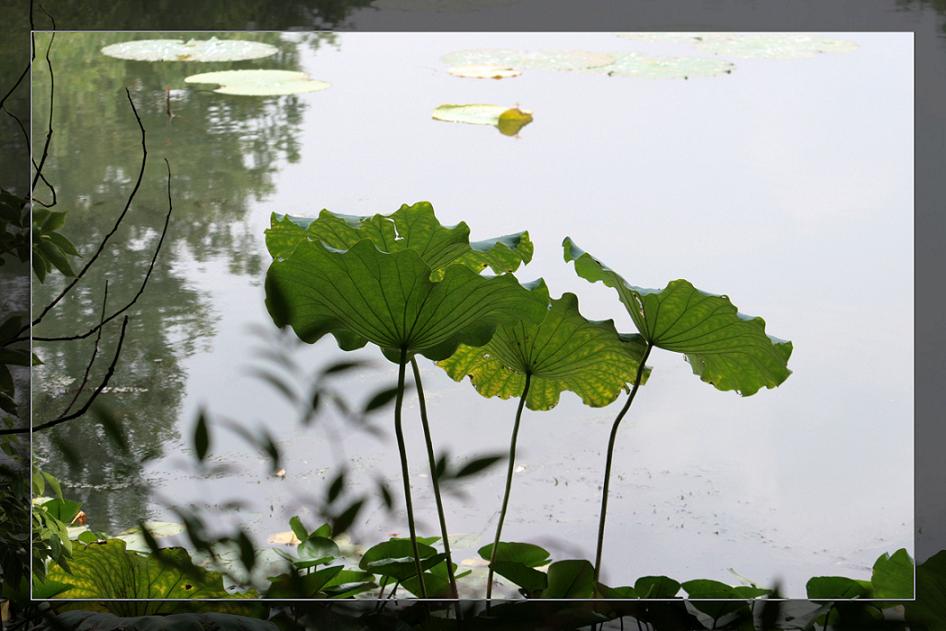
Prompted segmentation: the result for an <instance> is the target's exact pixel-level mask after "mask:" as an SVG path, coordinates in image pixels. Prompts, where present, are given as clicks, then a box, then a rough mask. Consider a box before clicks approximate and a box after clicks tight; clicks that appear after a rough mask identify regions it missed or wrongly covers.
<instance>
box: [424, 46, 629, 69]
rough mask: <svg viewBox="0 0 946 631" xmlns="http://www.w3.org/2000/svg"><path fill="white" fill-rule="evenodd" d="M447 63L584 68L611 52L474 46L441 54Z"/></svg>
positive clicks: (601, 62)
mask: <svg viewBox="0 0 946 631" xmlns="http://www.w3.org/2000/svg"><path fill="white" fill-rule="evenodd" d="M441 59H442V61H443V62H444V63H445V64H447V65H448V66H478V65H492V66H503V67H505V68H516V69H535V70H586V69H588V68H597V67H600V66H607V65H608V64H611V63H614V60H615V58H614V56H613V55H610V54H608V53H596V52H591V51H587V50H512V49H508V48H474V49H468V50H458V51H454V52H452V53H448V54H446V55H444V56H443V57H442V58H441Z"/></svg>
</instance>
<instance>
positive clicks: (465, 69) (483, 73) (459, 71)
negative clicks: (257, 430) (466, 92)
mask: <svg viewBox="0 0 946 631" xmlns="http://www.w3.org/2000/svg"><path fill="white" fill-rule="evenodd" d="M447 72H449V73H450V74H451V75H453V76H454V77H464V78H467V79H509V78H511V77H518V76H519V75H521V74H522V71H521V70H516V69H515V68H510V67H508V66H497V65H495V64H474V65H468V66H454V67H452V68H450V69H449V70H447Z"/></svg>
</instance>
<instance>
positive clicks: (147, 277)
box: [33, 158, 174, 342]
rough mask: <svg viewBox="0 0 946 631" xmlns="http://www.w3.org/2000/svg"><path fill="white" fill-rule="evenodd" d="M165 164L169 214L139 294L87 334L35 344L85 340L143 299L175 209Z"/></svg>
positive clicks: (169, 169)
mask: <svg viewBox="0 0 946 631" xmlns="http://www.w3.org/2000/svg"><path fill="white" fill-rule="evenodd" d="M164 164H165V166H166V167H167V171H168V187H167V188H168V212H167V214H166V215H165V217H164V228H163V229H162V230H161V237H160V238H159V239H158V245H157V247H155V249H154V255H153V256H152V257H151V264H150V265H149V266H148V271H147V272H146V273H145V277H144V279H143V280H142V281H141V286H140V287H139V288H138V292H137V293H136V294H135V295H134V297H133V298H132V299H131V300H130V301H129V302H128V303H127V304H126V305H125V306H124V307H122V308H121V309H119V310H117V311H116V312H115V313H113V314H111V315H110V316H108V317H107V318H104V319H103V320H102V321H101V322H99V323H98V324H97V325H95V326H94V327H92V328H91V329H89V330H88V331H86V332H85V333H80V334H78V335H66V336H62V337H39V336H34V337H33V341H34V342H70V341H73V340H84V339H85V338H87V337H89V336H90V335H92V334H93V333H95V332H96V331H101V330H102V327H103V326H105V325H106V324H108V323H109V322H111V321H112V320H114V319H115V318H117V317H118V316H120V315H121V314H123V313H125V312H126V311H128V310H129V309H130V308H131V307H132V305H134V304H135V303H136V302H137V301H138V298H140V297H141V294H143V293H144V291H145V287H147V286H148V279H150V278H151V273H152V272H153V271H154V264H155V262H157V260H158V254H159V253H160V252H161V245H162V244H163V243H164V237H165V235H167V232H168V226H169V225H170V223H171V211H172V210H173V209H174V208H173V205H172V203H171V164H170V163H169V162H168V161H167V158H165V159H164ZM103 315H104V314H103Z"/></svg>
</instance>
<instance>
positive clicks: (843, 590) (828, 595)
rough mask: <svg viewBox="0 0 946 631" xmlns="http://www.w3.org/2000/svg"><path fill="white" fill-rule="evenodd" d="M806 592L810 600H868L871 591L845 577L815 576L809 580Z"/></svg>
mask: <svg viewBox="0 0 946 631" xmlns="http://www.w3.org/2000/svg"><path fill="white" fill-rule="evenodd" d="M805 591H806V594H807V596H808V598H809V599H810V600H837V599H848V598H867V597H869V595H870V590H868V589H867V588H866V587H864V586H863V585H861V584H860V583H859V582H858V581H855V580H854V579H851V578H846V577H844V576H815V577H812V578H810V579H808V583H806V585H805Z"/></svg>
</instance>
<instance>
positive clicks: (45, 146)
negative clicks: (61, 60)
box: [30, 5, 56, 191]
mask: <svg viewBox="0 0 946 631" xmlns="http://www.w3.org/2000/svg"><path fill="white" fill-rule="evenodd" d="M40 8H41V9H42V5H40ZM43 13H46V9H43ZM46 15H47V16H48V17H49V19H50V20H52V22H53V32H52V33H51V34H50V36H49V44H47V45H46V66H47V67H48V68H49V119H48V121H47V123H46V141H45V142H44V143H43V153H42V154H41V155H40V158H39V165H38V166H37V167H36V174H35V175H34V176H33V183H32V184H31V185H30V190H31V191H32V190H35V189H36V183H37V182H38V181H39V176H40V173H42V172H43V166H45V164H46V158H48V157H49V144H50V142H52V139H53V95H54V94H55V86H56V80H55V76H54V75H53V62H52V59H50V58H49V51H50V50H52V47H53V41H54V40H55V39H56V21H55V20H53V16H51V15H49V13H46ZM34 54H35V50H34Z"/></svg>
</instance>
